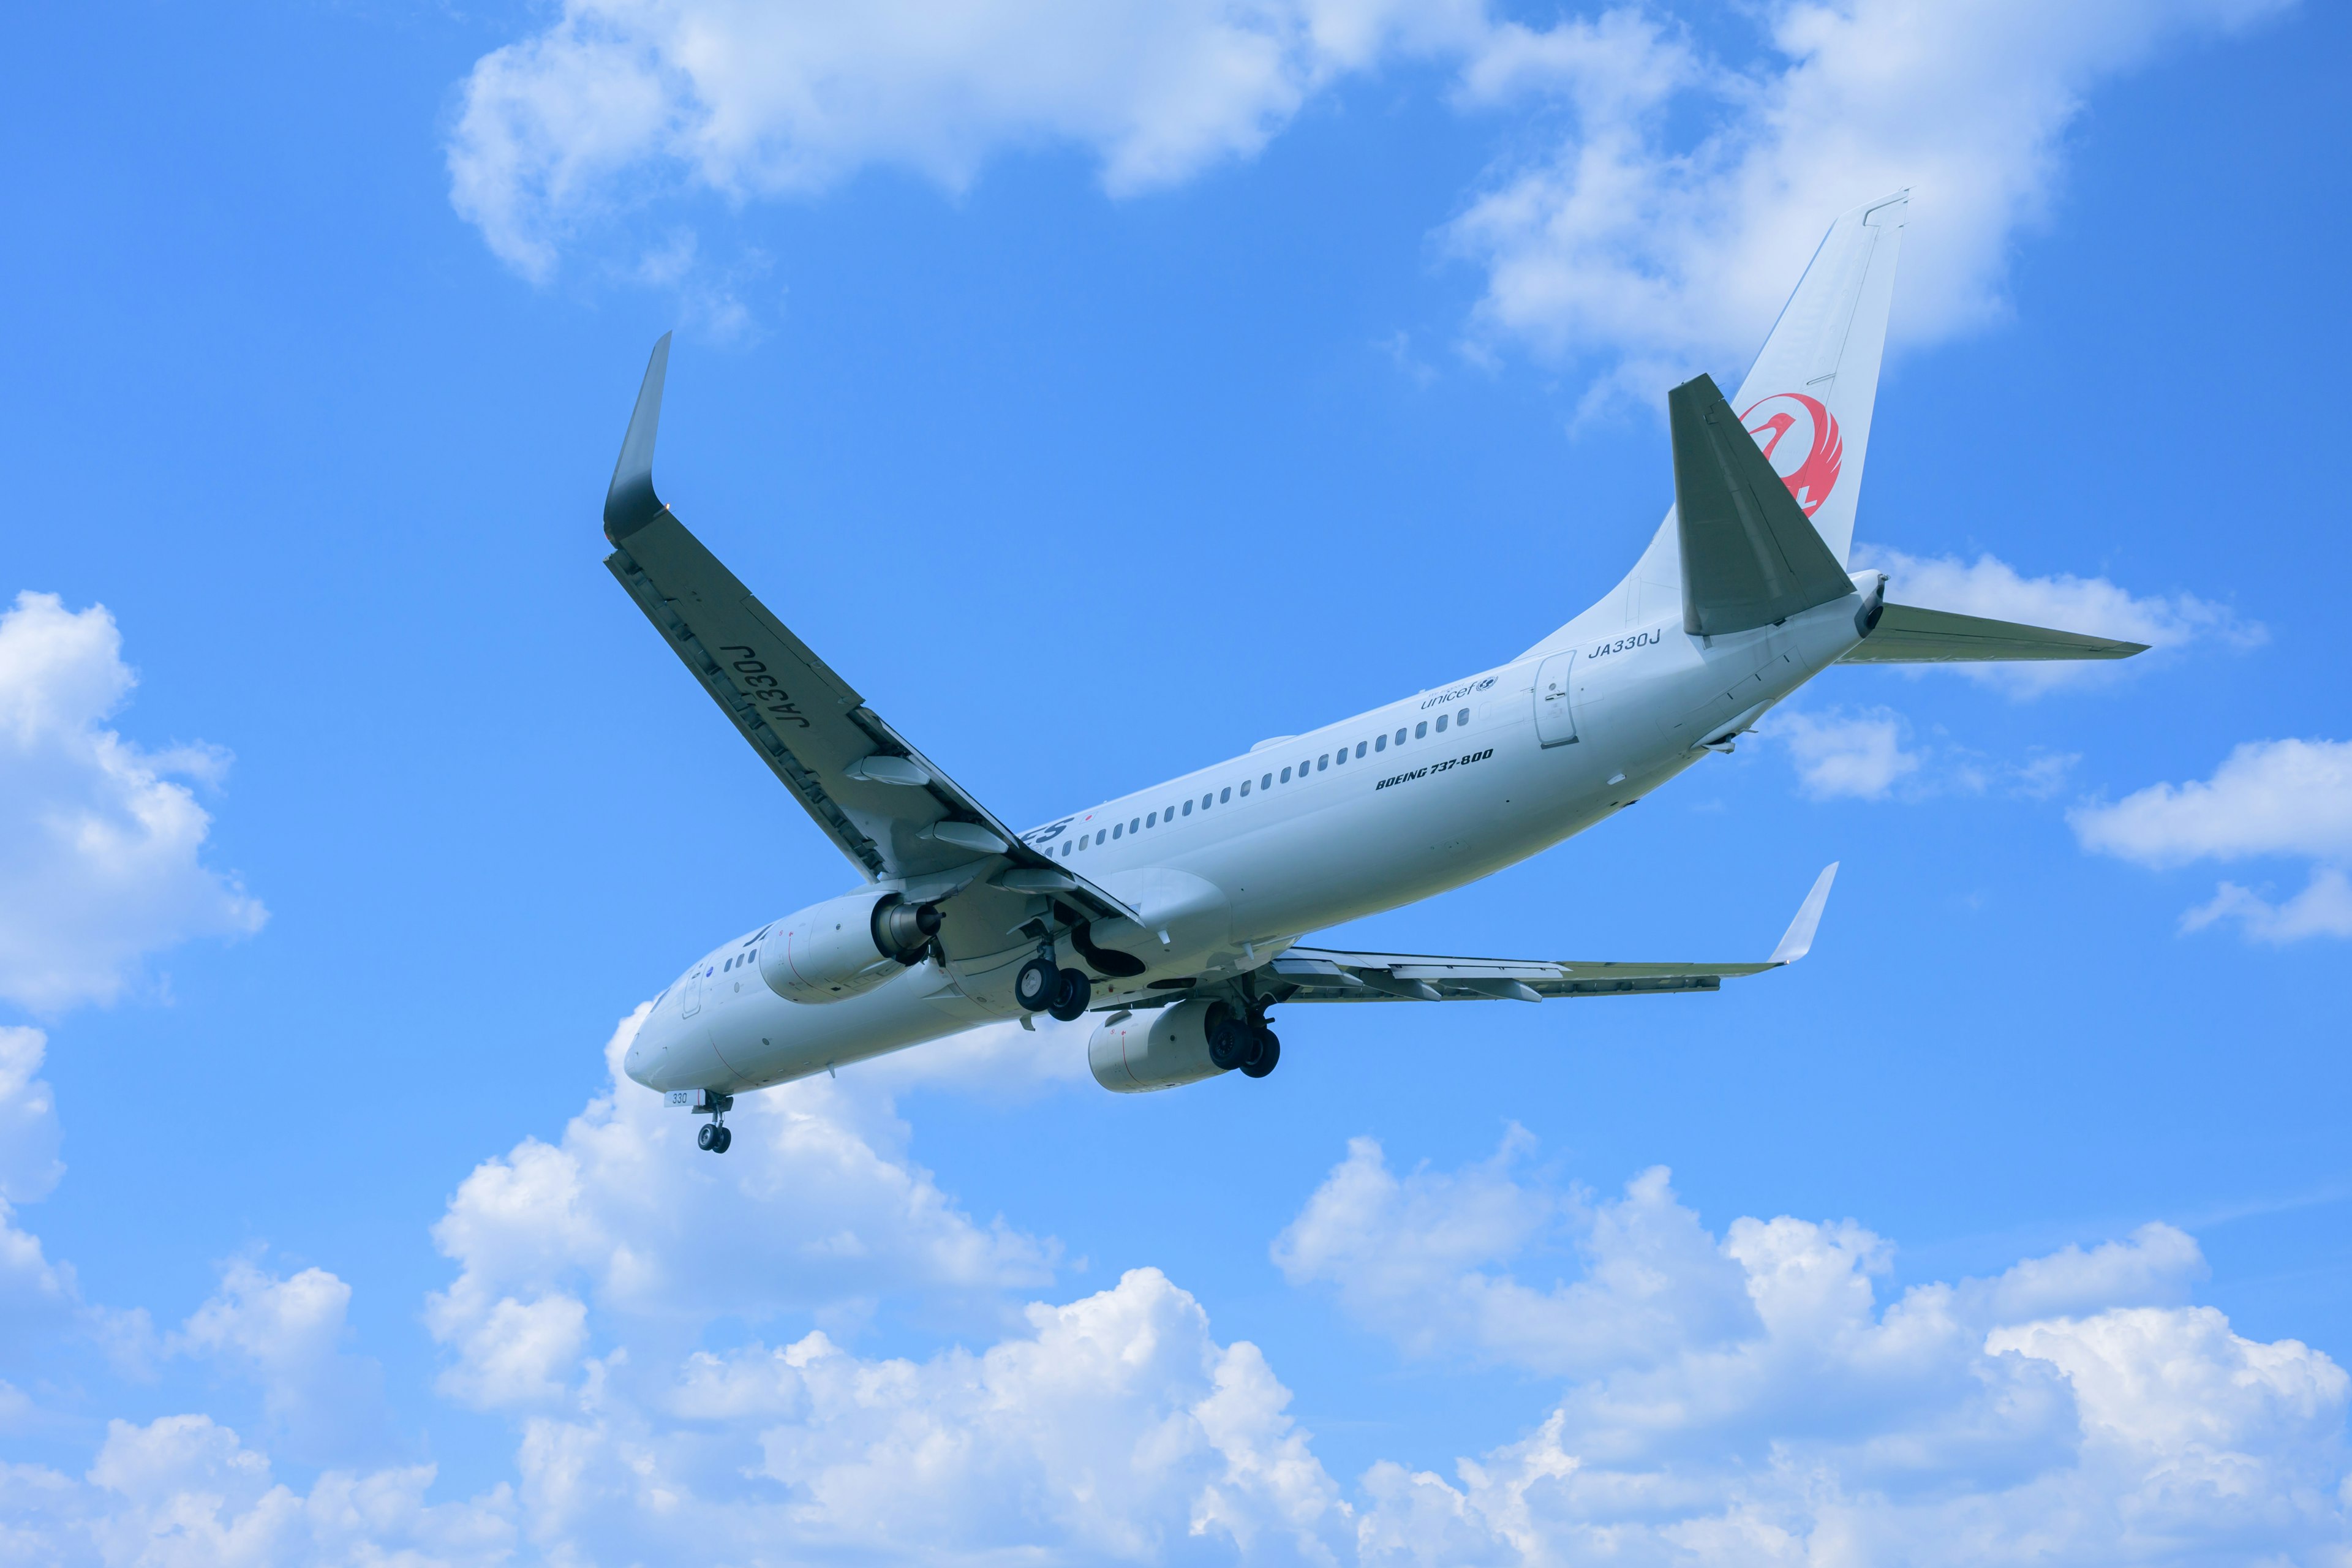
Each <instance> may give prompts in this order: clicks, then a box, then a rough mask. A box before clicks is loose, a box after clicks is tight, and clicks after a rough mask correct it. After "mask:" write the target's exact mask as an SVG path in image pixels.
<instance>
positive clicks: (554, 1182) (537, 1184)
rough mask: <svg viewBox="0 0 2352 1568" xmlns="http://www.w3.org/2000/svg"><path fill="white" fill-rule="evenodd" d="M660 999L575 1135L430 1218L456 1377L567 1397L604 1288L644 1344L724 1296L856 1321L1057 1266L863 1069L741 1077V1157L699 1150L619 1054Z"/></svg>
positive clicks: (691, 1321) (614, 1317)
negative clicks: (931, 1157) (962, 1184)
mask: <svg viewBox="0 0 2352 1568" xmlns="http://www.w3.org/2000/svg"><path fill="white" fill-rule="evenodd" d="M644 1017H645V1009H643V1008H640V1009H639V1010H638V1011H637V1012H636V1013H635V1014H632V1015H631V1016H629V1017H628V1018H626V1019H625V1020H623V1022H622V1023H621V1026H619V1028H617V1029H616V1030H615V1031H614V1035H613V1037H612V1038H611V1040H610V1041H609V1042H607V1045H606V1053H605V1054H606V1058H607V1062H608V1064H609V1066H610V1068H611V1072H612V1087H611V1089H609V1091H608V1092H606V1093H605V1094H604V1095H602V1096H600V1097H599V1098H598V1099H597V1100H594V1101H593V1103H592V1104H590V1106H589V1107H588V1108H587V1110H585V1111H584V1112H583V1113H582V1114H581V1115H580V1116H578V1117H576V1118H574V1119H573V1120H572V1122H571V1124H570V1125H569V1126H567V1127H566V1128H565V1129H564V1131H563V1136H562V1141H561V1142H557V1143H553V1144H549V1143H543V1142H539V1141H537V1140H535V1139H532V1140H527V1141H525V1142H523V1143H522V1144H520V1145H519V1146H518V1147H517V1148H515V1149H514V1150H513V1151H511V1152H509V1153H508V1154H506V1155H504V1156H502V1157H500V1158H499V1159H495V1160H490V1161H488V1162H485V1163H483V1164H482V1165H481V1166H480V1167H479V1168H478V1169H477V1170H476V1171H475V1172H474V1173H473V1174H471V1175H470V1176H468V1177H467V1179H466V1181H465V1183H464V1184H462V1185H461V1186H460V1187H459V1188H458V1190H457V1196H456V1197H455V1198H454V1199H453V1200H452V1201H451V1203H450V1205H449V1210H448V1212H447V1213H446V1215H443V1216H442V1218H441V1221H440V1223H439V1224H438V1225H436V1226H435V1227H434V1232H433V1236H434V1240H435V1242H436V1245H438V1246H439V1247H440V1248H441V1250H442V1251H443V1252H444V1253H445V1254H446V1255H447V1256H448V1257H449V1258H452V1259H453V1260H455V1261H456V1262H457V1266H458V1274H457V1279H455V1280H454V1281H453V1282H452V1283H451V1284H450V1286H449V1288H448V1289H446V1290H444V1291H441V1292H438V1293H436V1295H435V1296H434V1297H433V1299H432V1300H431V1302H430V1304H429V1307H428V1310H427V1315H426V1321H427V1323H428V1325H429V1327H430V1328H431V1330H432V1332H433V1334H434V1336H435V1338H436V1339H437V1340H439V1341H440V1342H442V1343H444V1344H445V1345H446V1346H448V1347H449V1348H450V1350H451V1352H452V1353H453V1360H452V1362H451V1363H450V1365H449V1367H448V1370H447V1372H446V1374H445V1377H444V1380H443V1386H444V1389H445V1391H446V1392H447V1393H449V1394H453V1395H455V1396H457V1397H458V1398H460V1399H462V1400H465V1401H466V1402H467V1403H469V1404H473V1405H480V1406H482V1407H485V1408H512V1409H524V1408H530V1407H534V1406H552V1405H556V1404H560V1403H562V1401H563V1400H565V1399H567V1398H569V1397H571V1396H572V1395H573V1394H576V1393H577V1392H578V1390H579V1388H580V1387H581V1385H582V1383H583V1379H585V1378H586V1377H588V1376H589V1375H590V1371H589V1363H588V1362H587V1360H586V1357H587V1352H589V1350H590V1349H591V1347H592V1338H593V1336H592V1334H591V1331H590V1324H589V1317H590V1310H591V1308H592V1307H593V1308H594V1309H595V1310H597V1311H598V1312H599V1313H601V1314H603V1315H604V1317H605V1319H606V1320H608V1321H611V1322H613V1323H614V1324H629V1325H634V1331H633V1337H635V1338H636V1339H637V1341H638V1342H639V1343H640V1344H642V1343H644V1342H646V1338H647V1337H648V1336H649V1337H650V1338H652V1339H653V1340H655V1341H660V1340H664V1339H671V1340H675V1341H677V1342H686V1341H688V1340H691V1338H692V1337H693V1336H694V1335H696V1334H698V1332H699V1331H700V1329H701V1326H702V1325H703V1324H705V1323H707V1322H709V1321H711V1320H712V1319H714V1318H717V1317H721V1316H730V1315H731V1316H737V1317H741V1318H745V1319H749V1320H752V1321H760V1320H763V1319H767V1318H772V1317H773V1316H774V1315H775V1314H777V1313H779V1312H784V1311H800V1312H810V1313H817V1314H820V1315H821V1316H822V1318H823V1319H824V1321H826V1322H827V1323H828V1324H830V1325H831V1326H834V1327H835V1328H843V1327H855V1326H856V1325H857V1324H858V1323H860V1322H862V1321H864V1320H865V1319H866V1316H867V1315H868V1314H869V1313H871V1312H872V1310H874V1309H875V1307H876V1304H877V1302H878V1300H880V1298H881V1297H882V1296H883V1295H884V1294H885V1293H887V1292H894V1291H895V1292H914V1293H919V1294H921V1295H923V1296H925V1297H926V1298H928V1299H930V1300H935V1301H940V1302H950V1301H958V1300H961V1301H965V1302H983V1303H984V1302H990V1301H995V1300H1001V1299H1002V1297H1003V1292H1005V1291H1008V1290H1014V1289H1024V1288H1027V1287H1034V1286H1037V1285H1042V1284H1044V1283H1045V1282H1046V1281H1048V1280H1049V1279H1052V1278H1053V1263H1054V1258H1055V1249H1054V1247H1052V1245H1051V1244H1050V1243H1047V1242H1045V1241H1042V1240H1040V1239H1038V1238H1036V1237H1031V1236H1027V1235H1024V1234H1023V1233H1022V1232H1019V1231H1016V1230H1014V1229H1013V1228H1012V1227H1011V1226H1007V1225H1005V1224H1003V1222H1001V1221H999V1222H994V1223H990V1224H982V1223H981V1222H979V1221H976V1220H974V1219H972V1218H971V1216H970V1215H966V1214H964V1213H963V1212H962V1211H961V1210H960V1209H959V1208H957V1207H956V1205H955V1204H954V1202H953V1201H952V1200H951V1199H950V1198H949V1196H948V1195H947V1194H945V1193H944V1192H942V1191H941V1190H940V1187H939V1184H937V1182H935V1181H934V1180H933V1179H932V1177H931V1175H930V1173H929V1172H927V1171H924V1170H923V1169H921V1168H920V1167H919V1166H917V1165H915V1164H913V1163H910V1162H909V1161H908V1159H907V1158H906V1157H905V1144H906V1142H907V1138H908V1130H907V1126H906V1124H905V1122H903V1121H900V1120H899V1119H898V1116H897V1114H896V1113H895V1111H894V1110H892V1109H891V1101H890V1099H889V1097H888V1094H887V1092H886V1091H885V1090H884V1089H882V1088H880V1087H878V1085H877V1083H868V1082H866V1081H865V1080H863V1079H858V1078H857V1077H856V1075H852V1077H851V1079H848V1080H846V1081H844V1080H838V1079H832V1078H829V1077H828V1078H824V1079H808V1080H805V1081H803V1082H801V1083H798V1084H793V1085H790V1086H787V1087H785V1088H783V1089H778V1090H775V1091H772V1092H770V1093H764V1094H759V1095H751V1096H746V1097H744V1098H743V1100H741V1102H740V1104H739V1106H738V1107H737V1109H736V1110H735V1111H734V1112H733V1114H732V1116H731V1117H730V1121H729V1125H730V1127H731V1128H732V1129H733V1131H734V1134H735V1145H734V1148H733V1150H732V1151H731V1152H730V1153H729V1154H728V1156H727V1158H726V1159H725V1160H724V1161H714V1160H709V1159H704V1158H698V1157H696V1152H695V1149H694V1132H695V1129H696V1128H697V1127H698V1126H699V1125H700V1123H699V1122H698V1121H696V1120H695V1119H694V1118H692V1117H690V1116H688V1115H687V1114H685V1113H684V1112H681V1111H678V1110H672V1109H669V1108H667V1107H666V1106H665V1105H663V1103H662V1101H661V1100H660V1098H659V1097H658V1096H656V1095H653V1094H650V1093H648V1092H646V1090H645V1089H640V1088H639V1087H637V1086H636V1085H635V1084H634V1083H631V1082H630V1081H629V1080H628V1079H627V1078H626V1077H625V1076H624V1075H623V1074H622V1072H621V1070H620V1061H621V1058H622V1057H623V1056H625V1054H626V1053H627V1050H628V1047H629V1042H630V1041H631V1040H633V1039H634V1038H635V1037H636V1031H637V1026H638V1025H639V1024H640V1023H641V1022H642V1021H643V1019H644ZM1016 1032H1017V1031H1016ZM1025 1038H1029V1039H1032V1040H1034V1039H1036V1038H1037V1037H1025ZM719 1237H723V1238H724V1243H723V1245H721V1244H719V1243H718V1242H717V1241H715V1240H714V1238H719Z"/></svg>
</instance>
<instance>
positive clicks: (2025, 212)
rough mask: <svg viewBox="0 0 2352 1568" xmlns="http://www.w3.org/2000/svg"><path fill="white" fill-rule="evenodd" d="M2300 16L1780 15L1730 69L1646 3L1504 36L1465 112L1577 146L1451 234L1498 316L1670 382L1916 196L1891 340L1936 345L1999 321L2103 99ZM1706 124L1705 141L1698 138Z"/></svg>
mask: <svg viewBox="0 0 2352 1568" xmlns="http://www.w3.org/2000/svg"><path fill="white" fill-rule="evenodd" d="M2282 8H2283V0H2083V3H2080V4H2074V5H2045V4H2042V3H2041V0H1983V3H1981V4H1977V5H1948V4H1944V3H1942V0H1798V3H1791V0H1779V3H1776V4H1769V5H1764V6H1762V7H1759V11H1758V16H1759V20H1760V22H1761V24H1762V26H1763V30H1764V39H1763V47H1761V48H1760V49H1759V50H1758V51H1757V53H1756V55H1755V57H1754V58H1753V59H1752V60H1749V61H1746V62H1740V63H1733V62H1730V61H1727V59H1725V58H1720V57H1719V56H1717V55H1716V54H1711V53H1709V52H1707V51H1706V50H1704V49H1702V48H1701V47H1699V45H1698V44H1697V43H1696V41H1695V40H1694V39H1693V38H1692V37H1691V36H1690V34H1689V32H1688V31H1687V29H1685V28H1684V27H1682V26H1676V25H1674V24H1671V23H1668V22H1665V21H1662V20H1660V19H1659V18H1658V17H1657V16H1656V14H1654V13H1652V12H1649V11H1646V10H1643V9H1640V8H1633V7H1628V8H1626V9H1623V10H1620V11H1613V12H1610V13H1606V14H1604V15H1603V16H1601V17H1600V18H1598V19H1597V20H1593V21H1577V20H1571V21H1568V22H1564V23H1562V24H1560V25H1559V26H1558V27H1557V28H1555V29H1552V30H1549V31H1535V30H1530V29H1524V28H1517V27H1512V26H1503V27H1500V28H1498V29H1497V30H1496V34H1495V36H1494V37H1493V39H1492V40H1491V42H1490V44H1489V46H1488V47H1487V49H1486V52H1484V54H1483V55H1482V57H1481V58H1478V59H1476V60H1475V61H1474V63H1473V65H1472V66H1471V68H1470V69H1469V70H1468V71H1467V72H1466V73H1465V84H1464V93H1465V98H1467V99H1468V100H1470V101H1471V102H1474V103H1478V104H1491V105H1496V106H1513V105H1518V104H1523V103H1528V102H1530V101H1547V100H1548V101H1553V102H1558V103H1559V104H1561V105H1562V106H1564V108H1565V109H1566V110H1567V111H1568V119H1567V123H1566V126H1565V127H1564V129H1563V130H1562V131H1561V132H1560V133H1559V135H1558V136H1557V138H1556V139H1554V140H1553V141H1552V142H1550V143H1549V145H1548V146H1546V147H1545V148H1544V149H1543V150H1542V151H1541V152H1540V153H1538V155H1537V156H1535V157H1534V158H1532V159H1530V160H1529V161H1528V162H1527V163H1525V164H1523V165H1520V166H1516V167H1507V168H1506V169H1505V170H1503V171H1502V172H1501V173H1500V174H1499V175H1498V177H1496V179H1495V180H1494V182H1493V183H1492V184H1491V185H1490V186H1489V187H1488V188H1487V189H1486V190H1485V191H1483V192H1482V193H1481V194H1480V195H1478V196H1477V197H1476V199H1475V200H1474V201H1473V202H1472V203H1471V204H1470V205H1469V206H1468V208H1467V210H1465V212H1464V213H1463V214H1462V215H1461V216H1459V217H1458V218H1457V219H1456V220H1455V221H1454V224H1453V226H1452V228H1451V230H1450V233H1451V237H1452V239H1453V242H1454V246H1455V247H1456V248H1457V249H1458V250H1459V251H1460V252H1461V253H1462V254H1464V255H1466V256H1469V257H1471V258H1475V259H1476V260H1477V261H1478V262H1479V263H1480V264H1482V265H1483V266H1484V267H1485V268H1486V270H1487V273H1488V276H1489V279H1490V281H1489V286H1488V289H1487V291H1486V299H1485V300H1484V302H1483V305H1482V307H1481V312H1482V315H1483V317H1484V319H1485V321H1486V322H1487V323H1488V325H1489V326H1490V327H1491V328H1493V329H1495V330H1497V331H1502V332H1506V333H1508V334H1510V335H1512V336H1514V337H1517V338H1522V339H1527V340H1531V341H1533V342H1537V343H1539V344H1542V345H1544V346H1546V347H1548V348H1549V349H1551V350H1552V351H1554V352H1556V353H1561V354H1564V355H1586V354H1595V353H1598V354H1601V355H1604V356H1607V357H1609V358H1611V359H1614V360H1616V361H1618V362H1619V363H1622V364H1624V365H1626V366H1628V367H1629V368H1630V369H1632V370H1633V372H1634V373H1635V374H1634V375H1633V384H1637V385H1638V386H1639V387H1641V388H1642V389H1643V392H1644V394H1645V395H1646V393H1647V391H1648V389H1649V388H1651V387H1653V386H1654V385H1657V384H1663V382H1664V379H1666V378H1668V377H1670V376H1671V375H1672V374H1674V373H1675V372H1677V371H1682V370H1686V369H1687V368H1688V367H1691V366H1694V365H1698V364H1705V363H1720V362H1722V361H1724V360H1725V359H1726V358H1727V357H1729V358H1737V357H1738V356H1740V355H1744V354H1747V353H1752V352H1753V351H1754V348H1755V346H1756V343H1757V342H1758V341H1759V339H1760V337H1761V334H1762V332H1763V331H1764V329H1765V328H1766V327H1767V326H1768V325H1769V323H1770V321H1771V320H1772V317H1773V314H1774V312H1775V311H1776V310H1778V309H1779V307H1780V301H1781V300H1782V298H1783V297H1784V296H1785V294H1786V292H1787V289H1788V287H1789V283H1790V279H1793V278H1795V277H1796V276H1797V274H1798V272H1799V271H1800V270H1801V269H1802V268H1803V266H1804V263H1805V258H1807V257H1808V256H1809V255H1811V252H1812V249H1813V247H1814V245H1815V243H1816V242H1817V241H1818V240H1819V239H1820V237H1821V235H1822V229H1823V228H1824V226H1826V225H1827V223H1828V220H1829V219H1830V218H1831V217H1832V216H1834V215H1836V214H1838V213H1841V212H1843V211H1844V210H1846V209H1847V208H1848V207H1850V206H1853V205H1855V204H1857V203H1860V202H1864V201H1868V200H1870V199H1872V198H1874V197H1876V196H1880V195H1885V194H1887V193H1889V192H1892V191H1895V190H1901V189H1905V188H1909V189H1912V190H1914V191H1916V193H1917V194H1918V196H1919V200H1918V201H1917V202H1916V204H1915V205H1914V206H1913V209H1912V219H1911V226H1910V230H1909V237H1908V238H1907V240H1906V247H1905V254H1904V259H1903V269H1904V280H1903V285H1902V303H1901V305H1900V307H1899V308H1898V309H1897V310H1896V312H1895V331H1896V332H1897V333H1898V334H1902V335H1906V336H1908V337H1910V338H1912V339H1915V340H1916V339H1922V338H1934V337H1940V336H1944V335H1947V334H1949V333H1951V332H1954V331H1958V330H1962V329H1965V328H1967V327H1969V326H1970V325H1972V324H1974V323H1977V322H1979V321H1983V320H1985V319H1986V318H1987V317H1988V316H1990V315H1991V314H1993V313H1995V312H1996V311H1997V310H1999V308H2000V281H2001V278H2002V273H2003V269H2004V264H2005V261H2006V258H2007V254H2008V250H2009V247H2010V245H2011V239H2012V237H2014V235H2015V234H2016V233H2017V232H2018V231H2019V229H2020V228H2021V226H2026V225H2029V224H2031V223H2032V222H2034V221H2035V220H2036V219H2038V218H2039V217H2040V216H2042V214H2043V213H2044V212H2045V211H2046V210H2047V208H2048V206H2049V204H2050V202H2051V199H2052V197H2053V194H2054V191H2055V189H2056V185H2057V182H2058V175H2059V153H2060V148H2061V145H2062V142H2063V135H2064V132H2065V131H2066V129H2067V127H2068V126H2069V125H2070V124H2071V123H2073V121H2074V119H2075V118H2076V116H2077V115H2078V114H2079V113H2080V112H2081V110H2082V106H2083V101H2084V94H2085V93H2086V92H2088V91H2089V90H2090V89H2092V88H2093V87H2094V86H2095V85H2096V84H2097V83H2098V82H2100V81H2101V80H2103V79H2106V78H2108V77H2110V76H2112V75H2114V74H2115V73H2117V72H2119V71H2123V70H2126V69H2129V68H2132V67H2134V66H2137V65H2138V64H2139V63H2141V62H2142V61H2143V60H2145V59H2146V58H2147V57H2148V56H2149V54H2150V53H2151V52H2152V51H2154V50H2156V49H2158V48H2159V47H2164V46H2165V45H2166V44H2168V43H2169V42H2171V41H2174V40H2177V39H2184V38H2192V37H2210V36H2211V35H2213V34H2215V33H2220V32H2226V31H2229V30H2231V29H2234V28H2238V27H2241V26H2244V25H2246V24H2247V23H2249V22H2251V21H2253V20H2255V19H2257V18H2259V17H2262V16H2267V15H2270V14H2273V13H2274V12H2276V11H2278V10H2280V9H2282ZM1693 125H1696V126H1701V127H1705V128H1706V129H1705V130H1704V131H1703V132H1701V133H1700V134H1698V135H1696V137H1693V136H1692V135H1690V134H1689V133H1687V132H1685V127H1689V126H1693Z"/></svg>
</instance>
